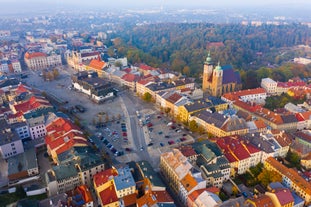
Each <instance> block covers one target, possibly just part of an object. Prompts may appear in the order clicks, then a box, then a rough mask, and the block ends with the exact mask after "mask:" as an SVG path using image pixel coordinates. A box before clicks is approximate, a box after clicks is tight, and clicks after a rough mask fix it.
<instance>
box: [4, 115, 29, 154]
mask: <svg viewBox="0 0 311 207" xmlns="http://www.w3.org/2000/svg"><path fill="white" fill-rule="evenodd" d="M23 152H24V147H23V143H22V141H21V139H20V138H19V136H18V134H17V133H16V132H15V131H13V130H11V127H10V126H9V125H8V124H7V123H6V121H5V120H4V119H1V120H0V155H1V157H2V158H4V159H8V158H9V157H13V156H15V155H18V154H20V153H23Z"/></svg>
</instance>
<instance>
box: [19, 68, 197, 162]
mask: <svg viewBox="0 0 311 207" xmlns="http://www.w3.org/2000/svg"><path fill="white" fill-rule="evenodd" d="M74 73H75V71H73V70H72V69H70V68H64V69H63V70H60V76H59V78H58V79H57V80H54V81H44V80H43V78H42V77H40V75H39V74H38V73H36V72H30V73H29V76H28V78H26V79H25V81H26V83H27V84H28V85H30V86H33V87H36V88H38V89H40V90H44V91H46V92H47V93H48V94H50V95H52V96H54V97H56V98H58V99H60V100H61V101H62V102H63V103H64V105H62V107H64V108H66V109H68V110H69V111H70V112H71V113H73V114H72V116H71V117H77V118H78V119H79V122H80V124H81V125H82V126H83V127H85V128H87V129H88V130H89V131H90V132H91V135H93V136H92V142H93V144H94V145H96V146H97V147H98V148H99V149H100V150H101V151H102V152H103V153H105V152H106V153H108V154H109V155H110V156H111V157H112V158H113V159H114V160H118V161H120V162H129V161H138V160H141V159H142V158H141V156H140V152H139V151H140V150H145V149H142V147H141V145H138V143H134V140H135V139H133V137H131V136H132V132H131V130H132V129H133V130H136V129H135V127H134V128H133V126H132V127H131V126H130V121H129V120H130V118H131V119H132V118H135V119H137V121H136V123H138V124H139V125H140V127H141V129H142V130H143V137H144V139H145V143H146V145H147V146H146V147H147V151H148V153H149V154H150V158H152V164H154V166H157V165H158V161H159V156H160V154H161V152H164V151H167V150H170V148H172V147H176V146H179V145H181V144H188V143H192V142H193V141H194V140H193V138H192V137H191V136H190V135H191V134H190V133H189V132H188V131H186V130H184V129H183V128H182V126H181V125H180V124H177V123H175V122H174V121H173V120H171V119H169V118H168V117H166V116H165V114H163V113H160V112H159V111H157V110H156V109H155V107H154V106H153V105H152V104H150V103H146V102H143V101H142V100H140V99H139V98H138V97H135V95H134V94H132V92H127V93H129V94H122V95H120V96H118V97H116V98H114V99H113V100H109V101H107V102H105V103H103V104H96V103H94V102H92V101H91V100H89V97H88V96H87V95H85V94H83V93H81V92H79V91H75V90H73V89H72V88H71V87H70V86H71V75H72V74H74ZM129 97H131V98H130V99H131V100H132V103H128V102H126V103H124V101H123V99H124V98H126V100H127V101H128V100H129ZM77 106H79V107H77ZM80 106H82V107H83V110H81V107H80ZM128 107H130V108H131V109H133V108H135V110H137V111H138V113H139V114H135V115H133V114H129V113H128V112H127V108H128ZM136 108H137V109H136ZM73 121H74V120H73ZM136 141H137V139H136Z"/></svg>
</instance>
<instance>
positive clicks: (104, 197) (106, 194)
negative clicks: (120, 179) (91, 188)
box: [99, 185, 119, 206]
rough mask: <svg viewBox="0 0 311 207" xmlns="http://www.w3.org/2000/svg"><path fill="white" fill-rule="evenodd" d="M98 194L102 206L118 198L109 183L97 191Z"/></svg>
mask: <svg viewBox="0 0 311 207" xmlns="http://www.w3.org/2000/svg"><path fill="white" fill-rule="evenodd" d="M99 196H100V200H101V202H102V204H103V205H104V206H105V205H108V204H110V203H114V202H117V201H118V200H119V199H118V196H117V193H116V189H115V187H114V185H110V187H108V188H106V189H105V190H103V191H101V192H100V193H99Z"/></svg>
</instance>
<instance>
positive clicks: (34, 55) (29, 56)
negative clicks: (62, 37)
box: [25, 52, 47, 59]
mask: <svg viewBox="0 0 311 207" xmlns="http://www.w3.org/2000/svg"><path fill="white" fill-rule="evenodd" d="M46 56H47V55H46V54H45V53H43V52H33V53H29V52H26V54H25V58H26V59H32V58H40V57H46Z"/></svg>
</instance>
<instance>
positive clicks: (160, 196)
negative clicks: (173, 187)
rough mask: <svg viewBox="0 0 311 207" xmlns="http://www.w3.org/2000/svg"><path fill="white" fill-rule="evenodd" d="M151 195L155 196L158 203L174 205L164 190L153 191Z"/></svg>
mask: <svg viewBox="0 0 311 207" xmlns="http://www.w3.org/2000/svg"><path fill="white" fill-rule="evenodd" d="M152 194H153V195H155V197H156V198H157V200H158V202H159V203H174V200H173V199H172V197H171V196H170V194H168V192H167V191H166V190H163V191H153V192H152Z"/></svg>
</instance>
